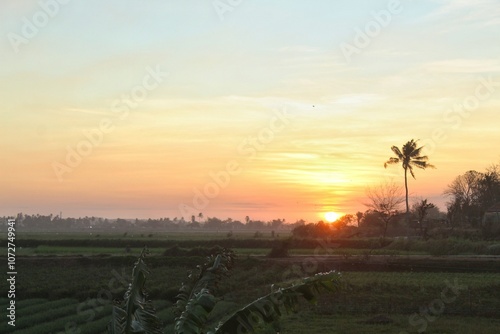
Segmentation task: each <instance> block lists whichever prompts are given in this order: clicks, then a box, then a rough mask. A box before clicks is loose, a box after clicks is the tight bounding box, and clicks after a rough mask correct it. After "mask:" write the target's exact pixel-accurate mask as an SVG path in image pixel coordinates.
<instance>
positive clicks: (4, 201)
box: [0, 0, 500, 222]
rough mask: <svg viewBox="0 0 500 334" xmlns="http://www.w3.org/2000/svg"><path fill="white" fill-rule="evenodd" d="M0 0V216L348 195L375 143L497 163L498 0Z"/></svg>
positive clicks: (268, 205)
mask: <svg viewBox="0 0 500 334" xmlns="http://www.w3.org/2000/svg"><path fill="white" fill-rule="evenodd" d="M232 3H234V4H233V5H231V4H229V2H228V1H226V0H221V1H212V0H210V1H208V0H207V1H189V2H186V1H123V0H120V1H118V0H113V1H106V2H102V1H62V0H59V1H56V0H42V1H40V2H39V1H31V0H30V1H22V2H20V1H8V2H7V1H2V2H0V21H1V22H2V24H1V28H0V36H2V38H0V54H1V61H0V101H2V107H1V109H0V124H1V125H0V126H1V131H0V147H1V154H0V189H2V191H1V194H0V215H14V214H16V213H17V212H24V213H43V214H48V213H54V214H58V213H59V212H60V211H63V213H64V215H65V216H85V215H89V216H90V215H92V216H103V217H122V218H135V217H139V218H148V217H151V218H157V217H181V216H184V218H185V219H189V217H188V215H191V214H196V215H197V214H198V212H202V213H203V215H204V216H205V217H208V216H210V217H211V216H217V217H221V218H226V217H232V218H235V219H240V220H243V219H244V217H245V216H247V215H249V216H250V217H251V218H255V219H265V220H268V219H273V218H286V219H287V221H291V222H293V221H295V220H296V219H300V218H304V219H306V220H312V221H316V220H318V219H322V218H323V213H324V212H327V211H334V212H339V213H355V212H356V211H364V210H365V209H366V207H365V206H364V205H363V204H362V203H363V202H364V201H365V197H366V196H365V189H366V187H367V186H370V185H373V184H376V183H379V182H380V181H383V180H385V179H393V180H394V181H396V182H399V183H400V184H401V185H402V184H403V176H402V175H403V170H402V168H400V167H397V168H396V167H391V168H388V169H384V167H383V163H384V162H385V161H386V160H387V159H388V158H389V157H390V156H392V155H393V154H392V152H391V150H390V147H391V146H392V145H397V146H402V145H403V144H404V143H406V142H407V141H408V140H410V139H412V138H413V139H420V142H419V143H420V144H425V145H426V146H427V147H426V150H425V151H424V152H423V153H424V154H428V155H429V157H430V161H431V162H432V164H434V165H435V166H436V167H437V169H433V170H427V171H421V170H417V171H416V177H417V180H416V181H415V180H413V179H410V194H411V196H412V197H417V196H421V197H425V198H428V199H429V200H430V201H432V202H434V203H436V204H438V205H440V206H441V208H442V209H444V203H445V202H446V198H445V197H444V196H443V195H442V193H443V191H444V189H445V188H446V186H447V185H448V184H449V183H450V182H451V181H452V180H453V179H454V178H455V177H456V176H457V175H459V174H463V173H464V172H466V171H468V170H471V169H475V170H481V171H482V170H484V169H485V168H486V167H488V166H489V165H490V164H492V163H498V162H499V159H500V155H499V154H500V151H499V148H498V147H499V146H498V143H499V142H500V131H499V129H498V126H499V123H498V115H499V110H500V60H499V57H498V55H499V54H500V44H499V43H498V37H499V36H500V19H499V17H500V6H499V5H498V1H496V0H480V1H458V0H457V1H451V0H449V1H446V0H422V1H405V0H401V1H400V2H398V1H368V0H366V1H347V0H346V1H326V0H324V1H314V2H313V3H312V2H311V1H298V0H297V1H295V0H294V1H284V0H281V1H279V0H277V1H272V2H270V1H265V0H252V1H245V0H242V1H239V2H238V1H233V2H232Z"/></svg>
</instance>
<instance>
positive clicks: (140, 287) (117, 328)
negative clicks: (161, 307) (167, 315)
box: [108, 248, 162, 334]
mask: <svg viewBox="0 0 500 334" xmlns="http://www.w3.org/2000/svg"><path fill="white" fill-rule="evenodd" d="M147 254H148V250H147V248H144V249H143V251H142V252H141V255H140V256H139V259H138V260H137V262H136V263H135V264H134V269H133V270H132V283H131V284H130V285H129V288H128V289H127V291H126V292H125V295H124V297H123V301H121V302H120V303H119V304H118V305H115V306H114V307H113V314H112V317H111V321H110V323H109V324H108V333H110V334H131V333H151V334H161V333H162V331H161V322H160V320H159V319H158V318H157V317H156V315H155V309H154V307H153V304H152V303H151V301H150V300H148V298H147V297H148V295H147V293H146V290H145V288H144V286H145V283H146V277H147V276H148V275H149V273H150V272H149V269H148V267H147V266H146V264H145V263H144V257H145V256H146V255H147Z"/></svg>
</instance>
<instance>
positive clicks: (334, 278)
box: [209, 271, 340, 334]
mask: <svg viewBox="0 0 500 334" xmlns="http://www.w3.org/2000/svg"><path fill="white" fill-rule="evenodd" d="M339 288H340V274H339V273H336V272H333V271H332V272H328V273H321V274H317V275H315V276H313V277H309V278H305V279H303V280H302V281H301V282H299V283H297V284H294V285H292V286H290V287H287V288H280V289H278V290H276V291H274V292H271V293H270V294H268V295H266V296H264V297H261V298H259V299H257V300H255V301H254V302H252V303H250V304H248V305H247V306H245V307H244V308H242V309H240V310H239V311H237V312H236V313H234V314H233V315H232V316H230V317H229V318H228V319H226V320H225V321H223V322H221V323H220V324H219V325H218V326H217V328H215V329H214V331H212V332H209V334H227V333H241V332H242V331H244V332H245V333H253V332H255V330H256V329H257V328H258V327H259V326H261V325H263V324H275V323H276V322H277V320H278V319H279V318H280V317H281V316H283V315H285V314H289V313H292V312H295V311H297V309H298V306H299V300H300V297H302V298H304V299H305V300H307V301H308V302H310V303H315V302H316V296H317V295H318V294H319V293H320V292H321V290H323V289H324V290H328V291H337V290H338V289H339Z"/></svg>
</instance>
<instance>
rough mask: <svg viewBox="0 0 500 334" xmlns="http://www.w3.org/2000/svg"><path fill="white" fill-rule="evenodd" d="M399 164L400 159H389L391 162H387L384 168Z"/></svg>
mask: <svg viewBox="0 0 500 334" xmlns="http://www.w3.org/2000/svg"><path fill="white" fill-rule="evenodd" d="M398 163H399V159H398V158H389V160H387V161H386V162H385V163H384V168H387V166H388V165H394V164H398Z"/></svg>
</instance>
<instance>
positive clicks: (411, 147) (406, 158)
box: [384, 139, 436, 222]
mask: <svg viewBox="0 0 500 334" xmlns="http://www.w3.org/2000/svg"><path fill="white" fill-rule="evenodd" d="M417 141H418V140H413V139H412V140H410V141H409V142H407V143H406V144H404V145H403V147H402V148H401V149H399V147H397V146H392V147H391V150H392V152H394V154H396V157H391V158H389V160H387V161H386V162H385V163H384V168H387V165H394V164H399V163H401V165H402V167H403V169H404V171H405V190H406V221H407V222H409V214H410V206H409V204H408V175H407V174H408V171H410V174H411V176H412V177H413V178H414V179H415V174H414V173H413V167H417V168H420V169H426V168H436V167H435V166H433V165H431V164H430V163H428V162H427V160H429V157H427V156H426V155H420V154H421V152H422V149H423V148H424V146H420V147H417Z"/></svg>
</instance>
